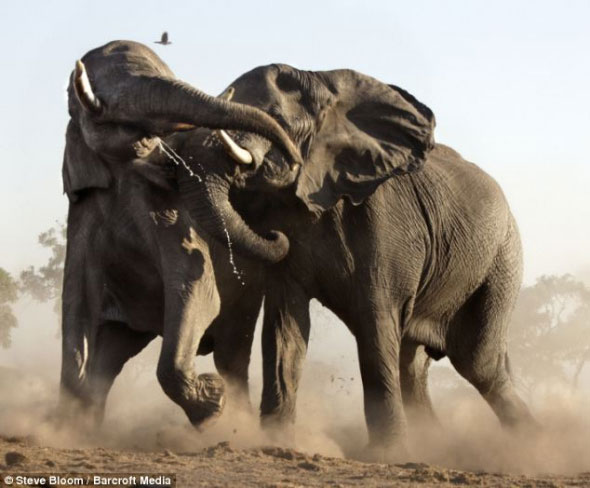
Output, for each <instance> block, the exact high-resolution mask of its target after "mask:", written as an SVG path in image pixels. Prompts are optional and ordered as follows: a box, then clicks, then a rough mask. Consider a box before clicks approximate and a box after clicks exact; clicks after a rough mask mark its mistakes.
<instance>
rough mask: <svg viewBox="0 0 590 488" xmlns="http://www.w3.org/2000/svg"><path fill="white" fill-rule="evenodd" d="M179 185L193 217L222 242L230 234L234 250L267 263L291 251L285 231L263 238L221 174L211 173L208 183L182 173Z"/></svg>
mask: <svg viewBox="0 0 590 488" xmlns="http://www.w3.org/2000/svg"><path fill="white" fill-rule="evenodd" d="M181 173H184V172H181ZM179 185H180V191H181V193H182V196H183V199H184V200H185V202H186V204H187V206H188V208H189V211H190V213H191V216H192V217H193V218H194V219H196V221H197V222H198V223H199V225H201V226H202V227H203V228H204V229H205V230H206V231H207V232H208V233H209V234H211V235H212V236H213V237H214V238H215V239H217V240H218V241H219V242H220V243H223V244H226V243H227V238H228V236H229V239H230V242H231V244H230V245H231V248H232V249H233V250H234V251H235V252H237V253H239V254H240V255H242V256H244V257H248V258H251V259H256V260H259V261H264V262H267V263H277V262H279V261H281V260H282V259H283V258H284V257H285V256H286V255H287V253H288V252H289V240H288V239H287V237H286V236H285V235H284V234H283V233H281V232H278V231H271V232H270V233H269V234H268V235H266V236H264V237H263V236H260V235H258V234H257V233H256V232H254V231H253V230H252V229H251V228H250V227H249V226H248V224H247V223H246V222H244V219H242V217H241V216H240V214H239V213H238V212H237V211H236V210H235V209H234V208H233V206H232V205H231V203H230V201H229V183H228V182H227V181H225V180H224V179H223V178H222V177H220V176H217V175H209V176H208V178H207V180H206V183H200V182H199V181H197V180H196V179H195V178H190V176H188V174H183V175H181V176H179ZM226 232H227V234H226Z"/></svg>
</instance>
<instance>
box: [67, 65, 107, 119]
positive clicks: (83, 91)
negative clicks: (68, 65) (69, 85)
mask: <svg viewBox="0 0 590 488" xmlns="http://www.w3.org/2000/svg"><path fill="white" fill-rule="evenodd" d="M74 88H75V90H76V95H77V96H78V100H80V103H81V104H82V105H83V106H84V108H86V109H87V110H90V111H91V112H99V111H100V110H101V109H102V104H101V103H100V100H99V99H98V97H97V96H96V95H95V94H94V92H93V91H92V85H91V84H90V80H89V79H88V73H87V72H86V67H85V66H84V63H83V62H82V61H80V60H78V61H76V72H75V74H74Z"/></svg>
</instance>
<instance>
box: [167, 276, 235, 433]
mask: <svg viewBox="0 0 590 488" xmlns="http://www.w3.org/2000/svg"><path fill="white" fill-rule="evenodd" d="M168 288H169V289H168V290H167V291H166V294H165V302H166V303H165V319H164V332H163V341H162V350H161V353H160V358H159V360H158V368H157V376H158V381H159V383H160V385H161V386H162V389H163V390H164V392H165V393H166V395H168V396H169V397H170V399H172V400H173V401H174V402H175V403H177V404H178V405H179V406H180V407H182V409H183V410H184V411H185V413H186V415H187V416H188V418H189V420H190V422H191V423H192V424H193V425H194V426H195V427H198V426H200V425H201V424H202V423H203V422H204V421H206V420H208V419H210V418H212V417H216V416H218V415H220V414H221V412H222V410H223V406H224V404H225V385H224V382H223V380H222V379H221V377H220V376H219V375H217V374H215V373H205V374H201V375H197V373H196V372H195V370H194V363H193V361H194V358H195V355H196V353H197V349H198V347H199V342H200V340H201V337H202V336H203V333H204V332H205V330H206V329H207V327H209V325H210V323H211V322H212V321H213V319H214V318H215V316H216V315H217V314H218V313H219V296H218V294H217V289H216V288H215V284H214V281H213V278H212V274H211V275H209V274H207V273H205V274H203V275H202V276H201V277H200V278H199V279H198V280H197V281H195V282H193V284H192V290H191V291H190V296H188V297H186V298H184V299H183V295H185V293H183V291H182V290H176V291H175V290H174V289H173V288H172V287H168Z"/></svg>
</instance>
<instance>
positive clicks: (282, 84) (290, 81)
mask: <svg viewBox="0 0 590 488" xmlns="http://www.w3.org/2000/svg"><path fill="white" fill-rule="evenodd" d="M276 83H277V87H278V88H279V89H280V90H282V91H284V92H294V91H299V90H300V89H301V88H300V86H299V82H298V81H297V80H296V79H295V78H294V77H293V76H291V75H290V74H289V73H279V74H278V75H277V80H276Z"/></svg>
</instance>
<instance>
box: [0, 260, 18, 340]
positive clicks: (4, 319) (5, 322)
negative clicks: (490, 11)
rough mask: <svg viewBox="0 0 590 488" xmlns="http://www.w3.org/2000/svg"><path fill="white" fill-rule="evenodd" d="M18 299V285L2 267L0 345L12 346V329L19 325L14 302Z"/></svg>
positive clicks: (0, 276) (0, 277)
mask: <svg viewBox="0 0 590 488" xmlns="http://www.w3.org/2000/svg"><path fill="white" fill-rule="evenodd" d="M17 299H18V285H17V283H16V281H14V279H13V278H12V276H10V273H8V272H7V271H6V270H4V269H2V268H0V346H2V347H3V348H4V349H7V348H8V347H10V342H11V341H10V329H13V328H14V327H16V326H17V325H18V321H17V319H16V316H15V315H14V313H13V311H12V304H14V303H15V302H16V301H17Z"/></svg>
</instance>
